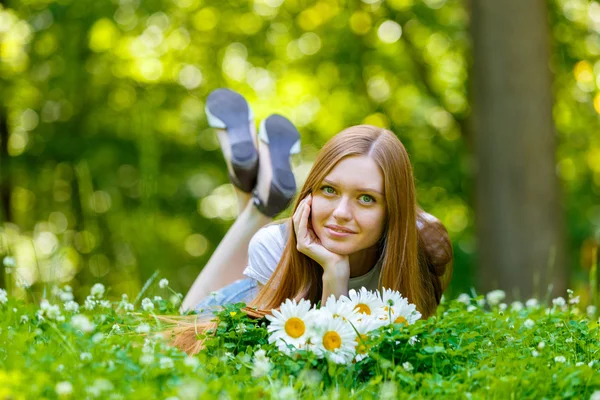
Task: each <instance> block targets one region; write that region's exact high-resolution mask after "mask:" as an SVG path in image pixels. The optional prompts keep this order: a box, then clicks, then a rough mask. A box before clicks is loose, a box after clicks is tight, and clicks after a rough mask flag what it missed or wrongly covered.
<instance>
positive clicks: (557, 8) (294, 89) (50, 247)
mask: <svg viewBox="0 0 600 400" xmlns="http://www.w3.org/2000/svg"><path fill="white" fill-rule="evenodd" d="M2 3H3V5H2V6H1V7H2V8H0V60H1V62H0V112H1V113H2V114H1V115H0V118H3V116H7V117H8V119H7V121H8V131H9V135H10V136H9V138H8V141H7V150H6V151H7V152H8V154H9V157H3V159H2V164H1V166H0V167H1V168H2V170H1V171H0V172H1V174H2V179H3V180H2V191H3V192H2V194H3V196H4V205H5V206H7V205H8V203H10V207H9V208H8V209H7V207H4V211H5V212H4V215H3V216H2V217H3V220H4V224H3V227H2V229H1V231H0V238H1V241H0V243H1V245H2V246H1V247H0V256H2V255H14V256H15V258H16V266H17V268H16V269H15V268H12V269H9V270H7V271H6V272H7V273H8V274H7V275H6V276H7V277H8V278H9V279H7V285H8V286H13V290H14V292H15V293H18V292H19V291H20V290H21V289H20V288H19V287H18V285H16V283H18V282H21V281H26V282H29V283H32V282H33V283H34V285H39V286H34V288H36V287H38V288H41V287H42V285H40V284H41V283H43V282H49V281H62V282H70V284H71V285H73V286H74V288H75V291H76V293H82V294H83V293H87V292H88V290H89V287H90V286H91V285H92V284H93V283H94V282H97V281H100V282H103V283H105V284H107V286H111V287H112V288H114V290H115V291H116V292H117V293H129V294H130V295H134V294H135V293H138V292H139V289H140V286H141V284H142V283H143V282H144V281H145V280H146V279H147V278H148V276H150V275H151V274H152V273H153V272H154V271H155V270H160V271H161V273H162V275H164V276H166V277H167V278H168V279H169V280H170V281H171V283H172V286H173V287H174V288H176V289H178V290H180V291H185V290H186V289H187V288H188V287H189V285H190V283H191V281H192V280H193V279H194V278H195V276H196V275H197V274H198V272H199V271H200V270H201V268H202V266H203V265H204V264H205V263H206V261H207V260H208V258H209V256H210V254H211V253H212V251H213V250H214V249H215V247H216V245H217V244H218V242H219V241H220V239H221V238H222V237H223V235H224V234H225V232H226V231H227V229H228V227H229V226H230V225H231V223H232V220H233V218H234V217H235V213H236V204H235V198H234V196H233V189H232V188H231V186H230V185H228V180H227V174H226V168H225V165H224V162H223V160H222V156H221V154H220V150H219V148H218V143H217V141H216V138H215V135H214V133H213V132H212V131H211V130H210V129H209V128H208V126H207V123H206V119H205V115H204V111H203V108H204V100H205V98H206V96H207V94H208V93H210V91H212V90H213V89H215V88H217V87H230V88H232V89H234V90H236V91H239V92H240V93H242V94H243V95H244V96H246V98H247V99H248V100H249V101H250V103H251V104H252V106H253V108H254V111H255V115H256V118H257V121H260V120H262V119H263V118H265V117H267V116H268V115H269V114H271V113H280V114H283V115H285V116H287V117H288V118H290V119H291V120H292V121H293V122H294V123H295V124H296V125H297V126H298V128H299V130H300V132H301V135H302V138H303V153H302V155H301V157H299V158H298V159H296V160H294V163H295V169H296V174H297V177H298V181H299V184H301V183H302V181H303V178H304V177H305V176H306V173H307V172H308V169H309V168H310V165H311V161H312V160H313V159H314V156H315V153H316V151H317V150H318V149H319V147H320V146H321V145H322V144H323V143H324V142H325V141H327V139H328V138H330V137H331V136H332V135H334V134H335V133H337V132H339V131H340V130H341V129H343V128H345V127H348V126H350V125H354V124H360V123H369V124H374V125H380V126H384V127H388V128H390V129H392V130H393V131H394V132H395V133H396V134H397V135H398V136H399V137H400V139H401V140H402V141H403V143H404V144H405V146H406V147H407V150H408V151H409V153H410V155H411V158H412V161H413V165H414V170H415V175H416V178H417V187H418V200H419V202H420V204H421V205H422V206H423V207H424V208H425V209H426V210H427V211H429V212H431V213H432V214H434V215H436V216H437V217H438V218H440V219H441V220H442V221H443V222H444V224H445V225H446V226H447V228H448V230H449V232H450V234H451V237H452V240H453V243H454V246H455V274H454V279H453V282H452V284H451V287H450V292H451V293H457V292H459V291H464V290H466V289H467V288H468V287H469V286H471V285H473V284H474V283H475V279H474V276H473V274H474V270H475V268H474V265H475V263H476V255H475V249H476V238H475V237H474V229H473V225H474V220H473V219H474V217H473V214H474V213H473V209H472V204H474V201H473V198H472V196H473V195H472V193H473V184H474V179H473V177H474V173H475V171H474V168H473V165H474V164H473V154H472V146H471V142H472V136H473V132H472V131H470V129H469V124H468V117H469V113H470V104H469V96H468V92H469V84H470V81H469V68H470V65H471V62H472V61H471V58H470V57H471V56H470V40H471V39H470V33H469V10H468V9H467V2H465V1H458V0H446V1H444V0H387V1H378V0H369V1H367V0H364V1H342V0H318V1H315V0H307V1H303V0H286V1H282V0H256V1H254V2H242V1H232V0H231V1H216V0H163V1H158V0H154V1H152V0H150V1H144V2H142V1H140V0H120V1H117V0H113V1H90V0H78V1H75V0H18V1H15V0H9V1H3V2H0V4H2ZM548 12H549V19H550V21H551V36H552V43H553V55H552V60H551V67H552V69H553V71H554V73H555V82H554V93H555V103H554V116H555V122H556V126H557V131H558V138H559V147H558V149H557V159H558V164H557V173H558V175H559V177H560V179H561V181H562V184H563V200H564V201H563V204H564V209H565V212H566V214H567V216H568V226H567V229H568V237H569V240H570V242H569V245H570V251H571V253H570V254H571V257H570V261H571V266H572V277H573V278H574V280H575V282H578V281H581V280H582V279H583V277H585V269H584V268H583V266H585V264H586V263H587V261H586V260H587V258H586V253H585V252H583V257H581V260H583V261H580V250H581V249H582V246H583V248H584V249H585V248H586V243H588V242H586V240H587V239H589V238H591V237H592V235H593V234H594V232H595V231H596V230H598V229H599V227H600V205H599V203H600V202H599V201H598V195H599V194H600V135H599V134H598V132H600V123H599V114H600V90H599V87H600V61H599V55H600V4H599V3H598V2H595V1H591V2H590V1H585V0H552V1H548ZM398 33H401V36H400V38H397V36H398ZM8 199H9V200H8ZM7 210H8V211H9V212H6V211H7ZM284 215H285V214H284ZM572 286H574V285H572ZM78 297H83V295H82V296H78Z"/></svg>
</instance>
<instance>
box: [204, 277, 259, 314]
mask: <svg viewBox="0 0 600 400" xmlns="http://www.w3.org/2000/svg"><path fill="white" fill-rule="evenodd" d="M257 294H258V283H257V281H256V279H252V278H244V279H240V280H237V281H235V282H233V283H231V284H229V285H227V286H225V287H222V288H221V289H219V290H217V291H216V292H212V293H211V294H210V295H208V296H206V297H205V298H203V299H202V300H200V303H198V305H197V306H196V312H197V313H199V314H212V312H213V311H214V310H219V309H220V306H222V305H224V304H235V303H239V302H244V303H246V304H248V303H249V302H250V301H251V300H253V299H254V298H255V297H256V295H257Z"/></svg>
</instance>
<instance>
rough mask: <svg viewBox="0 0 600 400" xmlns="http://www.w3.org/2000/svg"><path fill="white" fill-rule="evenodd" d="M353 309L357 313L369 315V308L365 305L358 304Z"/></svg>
mask: <svg viewBox="0 0 600 400" xmlns="http://www.w3.org/2000/svg"><path fill="white" fill-rule="evenodd" d="M354 309H355V310H358V312H359V313H363V314H367V315H371V308H370V307H369V306H368V305H366V304H365V303H358V304H357V305H356V307H354Z"/></svg>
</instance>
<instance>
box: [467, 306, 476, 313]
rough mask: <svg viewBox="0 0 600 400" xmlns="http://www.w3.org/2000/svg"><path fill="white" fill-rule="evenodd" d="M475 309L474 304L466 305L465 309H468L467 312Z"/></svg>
mask: <svg viewBox="0 0 600 400" xmlns="http://www.w3.org/2000/svg"><path fill="white" fill-rule="evenodd" d="M475 310H477V307H476V306H474V305H470V306H468V307H467V311H468V312H473V311H475Z"/></svg>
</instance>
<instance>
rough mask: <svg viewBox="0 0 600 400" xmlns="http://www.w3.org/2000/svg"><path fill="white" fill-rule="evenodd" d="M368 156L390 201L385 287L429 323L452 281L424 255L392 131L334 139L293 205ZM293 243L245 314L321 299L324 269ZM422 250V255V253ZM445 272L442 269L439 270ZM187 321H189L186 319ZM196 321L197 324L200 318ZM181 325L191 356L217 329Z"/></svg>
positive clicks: (291, 239) (359, 129)
mask: <svg viewBox="0 0 600 400" xmlns="http://www.w3.org/2000/svg"><path fill="white" fill-rule="evenodd" d="M349 156H368V157H371V158H372V159H373V160H374V161H375V163H377V165H378V166H379V168H381V171H382V173H383V176H384V191H385V198H386V210H387V216H386V227H385V229H384V234H383V236H382V237H381V238H380V241H379V244H380V246H379V249H380V251H381V254H380V256H381V259H382V270H381V274H380V277H379V288H380V289H381V288H382V287H385V288H391V289H394V290H397V291H399V292H400V293H402V295H403V296H405V297H407V298H408V300H409V301H410V302H411V303H413V304H415V305H416V307H417V310H419V311H420V312H421V314H423V317H424V318H429V316H431V315H432V314H433V313H434V312H435V310H436V308H437V305H438V304H439V301H440V297H441V292H442V291H443V290H444V289H445V286H446V285H447V281H442V276H447V274H444V273H445V272H446V271H445V269H444V268H442V269H443V270H442V271H441V273H440V271H436V270H435V268H433V267H432V266H431V263H430V262H428V260H427V254H426V252H424V251H422V248H423V246H422V243H420V240H419V238H418V232H417V213H418V212H419V211H420V209H419V208H418V206H417V202H416V195H415V186H414V178H413V171H412V166H411V163H410V159H409V156H408V153H407V152H406V149H405V148H404V146H403V145H402V143H401V142H400V140H399V139H398V138H397V137H396V135H394V134H393V133H392V132H390V131H389V130H387V129H383V128H378V127H375V126H371V125H358V126H353V127H350V128H347V129H345V130H343V131H342V132H340V133H339V134H337V135H336V136H334V137H333V138H332V139H331V140H329V141H328V142H327V143H326V144H325V146H324V147H323V148H322V149H321V151H320V152H319V154H318V156H317V159H316V160H315V163H314V165H313V167H312V169H311V171H310V173H309V174H308V177H307V179H306V181H305V183H304V185H303V187H302V189H301V190H300V192H299V195H298V197H297V199H296V202H295V204H294V206H293V211H294V212H295V211H296V209H297V207H298V204H299V203H300V201H301V200H302V199H303V198H304V197H306V196H307V195H308V194H309V193H311V192H313V191H316V190H318V188H319V185H320V184H321V182H322V181H323V179H324V178H325V177H326V176H327V175H328V174H329V172H330V171H331V170H332V168H333V167H334V166H335V165H336V164H337V163H338V162H339V161H340V160H342V159H343V158H344V157H349ZM288 231H289V235H288V240H287V244H286V246H285V249H284V251H283V254H282V256H281V259H280V261H279V263H278V265H277V268H276V269H275V271H274V273H273V275H272V276H271V278H270V279H269V280H268V281H267V283H266V284H265V285H264V286H263V288H262V289H261V290H260V291H259V293H258V295H257V296H256V298H255V299H254V300H252V301H251V302H250V303H249V304H248V306H247V307H246V308H245V311H246V312H247V313H248V314H249V315H250V316H254V317H257V318H258V317H262V316H264V315H266V314H270V312H271V311H270V310H272V309H277V308H278V307H279V306H280V305H281V303H283V302H284V301H285V300H286V299H298V300H299V299H308V300H310V301H311V302H313V304H315V303H317V302H318V301H319V300H320V299H321V295H322V290H323V284H322V275H323V268H322V267H321V266H320V265H319V264H318V263H317V262H315V261H314V260H312V259H311V258H309V257H307V256H306V255H304V254H302V253H300V252H299V251H298V250H297V249H296V236H295V233H294V230H293V229H288ZM420 249H421V251H420ZM438 269H439V268H438ZM184 318H185V317H184ZM192 318H194V319H195V317H194V316H192ZM187 320H188V324H186V323H182V321H181V320H178V324H179V327H178V328H176V331H175V336H174V338H173V343H174V344H175V345H176V346H178V347H180V348H181V349H183V350H184V351H186V352H188V353H195V352H197V351H199V350H200V348H201V347H202V343H201V342H200V341H198V339H197V333H198V332H203V331H205V330H206V329H211V328H214V326H215V324H214V323H206V322H200V323H198V322H197V321H196V322H195V323H189V321H190V320H191V319H190V317H189V316H188V317H187Z"/></svg>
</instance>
